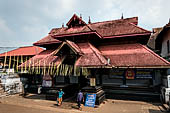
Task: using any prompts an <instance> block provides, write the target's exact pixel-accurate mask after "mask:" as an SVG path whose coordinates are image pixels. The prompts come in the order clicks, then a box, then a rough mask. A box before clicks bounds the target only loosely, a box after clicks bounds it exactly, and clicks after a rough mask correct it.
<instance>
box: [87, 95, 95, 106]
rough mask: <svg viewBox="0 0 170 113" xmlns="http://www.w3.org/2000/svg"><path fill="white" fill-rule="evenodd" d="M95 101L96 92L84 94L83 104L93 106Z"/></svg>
mask: <svg viewBox="0 0 170 113" xmlns="http://www.w3.org/2000/svg"><path fill="white" fill-rule="evenodd" d="M95 102H96V94H89V93H87V95H86V101H85V106H88V107H94V106H95Z"/></svg>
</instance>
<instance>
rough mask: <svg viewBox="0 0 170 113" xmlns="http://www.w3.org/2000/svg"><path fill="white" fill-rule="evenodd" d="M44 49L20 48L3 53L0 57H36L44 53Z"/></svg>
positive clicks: (35, 47) (34, 47)
mask: <svg viewBox="0 0 170 113" xmlns="http://www.w3.org/2000/svg"><path fill="white" fill-rule="evenodd" d="M43 50H44V49H42V48H40V47H37V46H28V47H19V48H17V49H14V50H12V51H8V52H5V53H1V54H0V57H4V56H34V55H37V54H39V53H40V52H42V51H43Z"/></svg>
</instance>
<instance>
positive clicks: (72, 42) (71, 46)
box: [66, 40, 83, 54]
mask: <svg viewBox="0 0 170 113" xmlns="http://www.w3.org/2000/svg"><path fill="white" fill-rule="evenodd" d="M68 42H71V43H73V44H75V46H77V47H78V48H77V47H76V48H77V49H79V51H80V52H81V53H83V52H82V51H81V49H80V47H79V46H78V45H77V44H76V43H74V42H72V41H70V40H66V44H68V45H69V46H71V45H70V44H69V43H68ZM70 48H72V49H74V50H75V51H76V53H78V51H77V50H76V49H75V48H74V47H72V46H71V47H70ZM81 53H80V54H81Z"/></svg>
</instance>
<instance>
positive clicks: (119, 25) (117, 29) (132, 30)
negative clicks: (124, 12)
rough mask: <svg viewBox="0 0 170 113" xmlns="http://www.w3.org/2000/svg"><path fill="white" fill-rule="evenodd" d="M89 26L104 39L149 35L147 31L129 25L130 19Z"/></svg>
mask: <svg viewBox="0 0 170 113" xmlns="http://www.w3.org/2000/svg"><path fill="white" fill-rule="evenodd" d="M132 19H134V18H132ZM128 20H129V21H128ZM89 26H90V27H91V28H92V29H94V30H96V31H97V32H98V33H99V34H100V35H101V36H103V37H104V38H107V37H110V36H119V35H129V34H141V33H151V32H150V31H147V30H145V29H143V28H140V27H138V26H137V25H135V24H133V23H131V21H130V19H120V20H114V21H106V22H98V23H93V24H90V25H89Z"/></svg>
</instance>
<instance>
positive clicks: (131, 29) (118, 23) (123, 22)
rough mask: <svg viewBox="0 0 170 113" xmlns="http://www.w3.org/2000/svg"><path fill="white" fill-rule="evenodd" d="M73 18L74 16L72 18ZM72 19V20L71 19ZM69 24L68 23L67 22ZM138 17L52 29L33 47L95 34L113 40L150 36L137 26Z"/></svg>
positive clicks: (148, 32) (146, 31)
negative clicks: (69, 37)
mask: <svg viewBox="0 0 170 113" xmlns="http://www.w3.org/2000/svg"><path fill="white" fill-rule="evenodd" d="M73 17H74V16H73ZM73 17H72V18H73ZM68 23H69V22H68ZM137 24H138V17H132V18H125V19H118V20H111V21H103V22H96V23H90V24H85V25H83V26H82V25H80V26H74V27H61V28H54V29H52V30H51V31H50V33H49V35H48V36H47V37H45V38H43V39H42V40H40V41H38V42H36V43H34V45H41V44H42V45H43V44H50V43H58V40H55V39H54V38H56V39H59V38H61V37H65V36H74V35H80V34H81V35H82V34H91V33H94V34H97V35H98V36H99V37H100V38H115V37H125V36H131V35H133V36H136V35H150V33H151V32H150V31H148V30H145V29H143V28H141V27H139V26H137Z"/></svg>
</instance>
